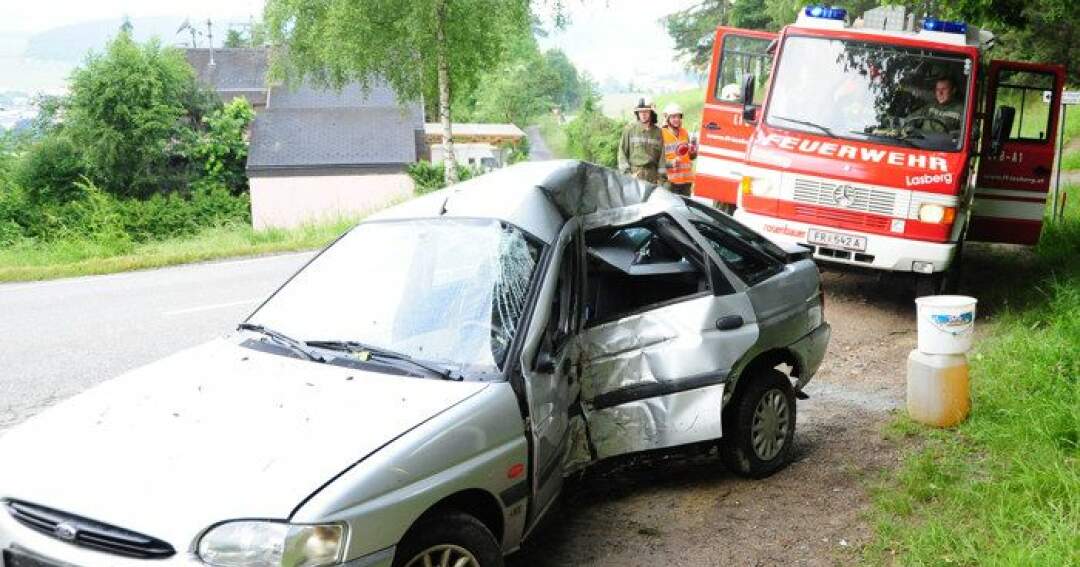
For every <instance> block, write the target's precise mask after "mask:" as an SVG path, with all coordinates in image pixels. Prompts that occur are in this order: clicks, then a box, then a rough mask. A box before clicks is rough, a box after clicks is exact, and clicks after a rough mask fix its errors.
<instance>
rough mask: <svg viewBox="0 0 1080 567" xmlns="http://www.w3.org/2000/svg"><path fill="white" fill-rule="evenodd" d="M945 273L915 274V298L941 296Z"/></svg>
mask: <svg viewBox="0 0 1080 567" xmlns="http://www.w3.org/2000/svg"><path fill="white" fill-rule="evenodd" d="M944 283H945V272H940V273H937V274H915V297H924V296H927V295H939V294H941V293H942V290H943V289H944V287H945V286H944Z"/></svg>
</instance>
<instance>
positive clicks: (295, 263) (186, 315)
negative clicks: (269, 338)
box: [0, 252, 313, 432]
mask: <svg viewBox="0 0 1080 567" xmlns="http://www.w3.org/2000/svg"><path fill="white" fill-rule="evenodd" d="M312 255H313V253H311V252H304V253H299V254H285V255H277V256H265V257H260V258H251V259H244V260H233V261H223V262H211V263H205V264H193V265H187V266H179V267H175V268H164V269H160V270H153V271H144V272H129V273H124V274H115V275H108V276H91V277H84V278H72V279H64V280H53V281H47V282H37V283H15V284H3V285H0V337H2V338H0V432H2V431H3V430H5V429H7V428H9V427H11V426H12V425H15V424H17V423H19V422H21V421H22V420H24V419H26V418H27V417H30V416H31V415H33V414H34V413H36V412H37V411H39V410H41V409H42V408H44V407H47V406H49V405H51V404H53V403H55V402H57V401H59V400H62V399H64V398H66V397H68V396H71V395H73V394H76V393H78V392H81V391H82V390H85V389H86V388H88V387H90V386H93V385H94V384H97V383H99V382H101V381H103V380H106V379H109V378H112V377H113V376H116V375H118V374H120V373H122V372H124V371H126V370H129V369H131V368H135V367H137V366H141V365H143V364H146V363H148V362H151V361H154V360H156V359H159V358H162V357H164V356H166V355H168V354H172V353H174V352H177V351H179V350H182V349H184V348H187V347H191V346H194V345H197V344H199V343H202V342H205V341H207V340H209V339H212V338H214V337H215V336H219V335H222V334H225V333H227V332H229V331H230V330H231V329H232V328H234V327H235V325H236V323H238V322H239V321H241V320H242V319H243V318H244V317H246V316H247V315H248V314H249V313H250V312H251V311H252V310H253V309H254V308H255V307H256V306H257V305H258V302H259V301H261V300H262V299H263V298H265V297H266V296H267V295H269V294H270V293H271V292H272V291H274V290H275V289H277V287H278V286H279V285H280V284H281V283H283V282H284V281H285V280H286V279H287V278H288V277H289V276H290V275H292V273H293V272H295V271H296V270H297V269H298V268H299V267H300V266H302V265H303V264H304V262H306V261H307V260H308V259H309V258H311V256H312Z"/></svg>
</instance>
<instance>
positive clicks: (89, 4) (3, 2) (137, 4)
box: [0, 0, 263, 34]
mask: <svg viewBox="0 0 1080 567" xmlns="http://www.w3.org/2000/svg"><path fill="white" fill-rule="evenodd" d="M262 6H263V0H183V1H182V2H178V1H176V0H0V32H16V33H26V34H33V33H37V32H42V31H45V30H48V29H52V28H57V27H61V26H66V25H70V24H78V23H82V22H90V21H94V20H103V19H112V18H119V17H123V16H128V17H131V18H147V17H155V16H179V17H181V18H183V17H191V18H192V19H193V20H194V19H200V20H201V19H205V18H207V17H210V18H211V19H216V20H226V19H232V20H237V21H247V19H248V16H249V15H255V16H258V15H259V14H262Z"/></svg>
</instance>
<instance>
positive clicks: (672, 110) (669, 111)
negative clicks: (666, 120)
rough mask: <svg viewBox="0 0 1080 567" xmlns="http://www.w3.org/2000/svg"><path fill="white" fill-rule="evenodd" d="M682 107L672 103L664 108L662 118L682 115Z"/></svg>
mask: <svg viewBox="0 0 1080 567" xmlns="http://www.w3.org/2000/svg"><path fill="white" fill-rule="evenodd" d="M682 113H683V111H682V107H681V106H679V104H678V103H676V102H673V103H670V104H668V105H667V106H665V107H664V116H673V115H675V114H678V115H682Z"/></svg>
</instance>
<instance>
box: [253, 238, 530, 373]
mask: <svg viewBox="0 0 1080 567" xmlns="http://www.w3.org/2000/svg"><path fill="white" fill-rule="evenodd" d="M539 256H540V246H539V245H538V244H537V243H535V242H533V241H531V240H530V239H529V238H527V237H526V236H525V235H524V234H523V233H522V232H521V231H520V230H518V229H516V228H513V227H510V226H507V225H504V224H502V223H499V222H498V221H487V220H484V221H479V220H450V219H438V220H411V221H398V222H381V223H366V224H361V225H359V226H357V227H356V228H355V229H353V230H352V231H351V232H349V233H348V234H347V235H345V236H344V237H342V239H341V240H339V241H338V242H337V243H335V244H334V245H333V246H331V247H330V248H329V249H327V250H326V251H325V252H323V253H322V254H321V255H320V256H319V257H317V258H316V259H315V260H313V261H312V262H311V264H309V265H308V266H307V267H306V268H304V270H303V271H301V272H300V273H299V274H297V275H296V277H294V278H293V279H292V281H290V282H289V283H288V284H286V285H285V286H284V287H283V288H282V289H281V290H279V291H278V292H277V293H276V294H274V296H273V297H271V298H270V299H269V300H268V301H267V303H266V304H265V305H263V306H262V307H261V308H259V310H258V311H257V312H256V313H255V314H254V315H252V317H251V319H250V322H253V323H259V324H264V325H266V326H268V327H272V328H276V329H282V332H285V333H288V334H289V335H290V336H293V337H296V338H298V339H300V340H304V341H314V340H318V341H357V342H361V343H365V344H369V345H372V346H373V347H378V348H384V349H388V350H392V351H396V352H399V353H403V354H406V355H409V356H411V357H413V358H416V359H419V360H425V361H434V362H439V363H443V364H450V365H453V366H456V367H458V368H460V370H461V371H462V373H464V374H465V375H467V376H468V375H469V374H470V373H479V374H491V373H497V372H499V371H500V370H501V369H502V368H503V365H504V364H505V361H506V358H507V356H506V354H507V352H508V350H509V348H510V345H511V343H512V342H513V340H514V335H515V333H516V331H517V327H518V322H519V321H520V320H521V315H522V310H523V309H524V308H525V303H526V295H527V294H528V290H529V286H530V285H531V283H532V278H533V275H534V272H535V268H536V265H537V262H538V260H539Z"/></svg>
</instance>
